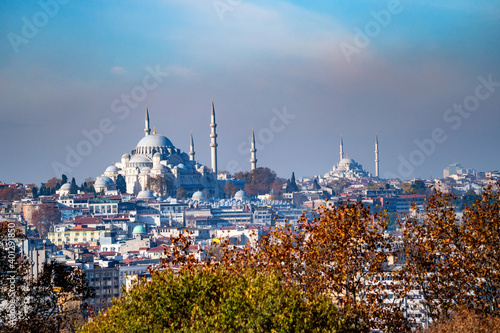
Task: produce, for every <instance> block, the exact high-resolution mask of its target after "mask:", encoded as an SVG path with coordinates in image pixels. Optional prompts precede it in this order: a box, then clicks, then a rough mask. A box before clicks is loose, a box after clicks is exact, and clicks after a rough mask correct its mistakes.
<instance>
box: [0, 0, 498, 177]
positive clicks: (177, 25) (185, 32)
mask: <svg viewBox="0 0 500 333" xmlns="http://www.w3.org/2000/svg"><path fill="white" fill-rule="evenodd" d="M0 19H1V25H0V35H2V36H3V37H2V39H1V42H0V50H1V53H0V87H1V90H0V110H1V115H2V121H1V122H0V140H1V142H2V152H3V154H2V155H3V156H2V162H3V163H1V164H0V181H4V182H7V183H10V182H14V181H19V182H23V183H35V184H37V185H39V184H40V183H41V182H45V181H46V180H48V179H49V178H51V177H54V176H57V177H60V176H61V173H60V172H57V171H58V170H61V166H62V167H63V170H64V167H66V168H67V169H65V170H69V169H70V170H71V171H70V172H68V171H66V172H64V173H65V174H66V175H67V176H68V177H69V178H70V179H71V178H72V177H75V178H76V180H77V183H78V184H80V183H82V182H83V180H84V179H85V178H86V177H93V178H95V177H97V176H100V175H101V174H102V173H103V172H104V170H105V169H106V167H108V166H109V165H112V164H114V163H115V162H118V161H120V158H121V156H122V155H123V154H124V153H127V152H129V151H130V150H131V149H133V148H134V147H135V145H136V144H137V142H139V140H140V139H141V138H142V137H143V136H144V131H143V129H144V113H145V110H146V104H147V105H148V108H149V113H150V117H151V129H153V126H154V127H155V129H156V132H157V133H158V134H162V135H165V136H166V137H167V138H169V139H170V140H171V141H172V143H173V144H174V145H175V146H176V147H178V148H180V149H182V150H183V151H186V152H187V151H189V138H190V133H191V132H192V133H193V136H194V141H195V151H196V159H197V161H198V162H199V163H201V164H204V165H208V166H209V165H210V147H209V143H210V137H209V134H210V127H209V123H210V108H211V100H212V98H213V99H214V103H215V109H216V117H217V124H218V127H217V133H218V143H219V147H218V164H219V170H228V171H233V172H234V171H239V170H243V171H248V170H249V169H250V162H249V159H250V152H249V138H250V136H251V131H252V128H254V129H255V134H256V139H257V144H258V147H257V149H258V151H257V158H258V163H257V165H258V166H259V167H269V168H270V169H272V170H275V171H276V172H277V174H278V175H279V176H280V177H283V178H289V177H290V175H291V173H292V171H293V172H295V175H296V177H304V176H313V175H323V174H325V173H326V172H328V171H329V170H330V169H331V168H332V166H333V165H334V164H336V163H337V162H338V160H339V140H340V135H341V134H342V136H343V140H344V152H345V153H346V154H347V155H348V156H349V157H351V158H353V159H354V160H355V161H356V162H358V163H360V164H362V165H363V167H364V168H365V169H366V170H367V171H369V172H371V173H374V169H375V167H374V141H375V134H376V133H378V140H379V150H380V176H381V177H382V178H386V177H393V176H397V177H400V178H402V179H409V178H414V177H418V178H430V177H434V178H441V177H442V171H443V168H445V167H446V166H447V165H449V164H450V163H454V162H459V163H461V164H462V165H463V166H464V167H466V168H474V169H476V170H478V171H489V170H495V169H499V168H500V147H498V145H496V144H494V142H498V141H499V140H500V131H499V130H498V128H497V127H498V124H499V123H500V112H498V111H500V110H499V106H500V52H499V51H500V48H499V46H500V45H499V43H498V41H499V40H500V3H498V2H496V1H492V0H488V1H482V2H481V3H478V2H474V1H467V0H461V1H451V0H444V1H440V2H436V1H431V0H421V1H392V0H391V1H374V0H360V1H356V2H352V1H347V0H343V1H336V2H331V1H326V0H325V1H316V2H314V3H311V2H307V1H303V0H287V1H235V0H214V1H212V0H209V1H195V0H155V1H143V2H136V1H131V0H125V1H120V2H109V1H106V2H103V1H86V2H78V1H69V0H64V1H63V0H60V1H56V0H42V1H31V0H30V1H5V2H2V3H0ZM127 95H128V96H130V97H127ZM95 129H99V132H100V133H102V137H101V136H100V135H94V136H93V137H92V133H94V134H95V133H96V132H95V131H94V130H95ZM89 133H90V134H89ZM88 136H90V137H91V138H93V139H89V137H88ZM92 140H94V142H91V141H92ZM83 141H86V142H90V146H88V145H87V146H86V144H85V143H83V144H82V142H83ZM78 149H80V150H82V149H83V150H82V151H84V152H85V154H80V158H81V159H80V160H78V159H76V160H74V161H70V162H74V163H70V164H72V165H69V164H68V161H67V155H68V151H71V150H74V151H76V150H78ZM84 149H87V150H86V151H85V150H84ZM83 155H85V156H83Z"/></svg>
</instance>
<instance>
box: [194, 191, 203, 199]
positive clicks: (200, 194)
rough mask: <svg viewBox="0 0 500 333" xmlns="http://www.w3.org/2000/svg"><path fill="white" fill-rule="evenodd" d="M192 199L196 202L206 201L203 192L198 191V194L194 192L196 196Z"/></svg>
mask: <svg viewBox="0 0 500 333" xmlns="http://www.w3.org/2000/svg"><path fill="white" fill-rule="evenodd" d="M192 199H193V200H195V201H205V200H206V198H205V194H203V192H202V191H196V192H194V194H193V196H192Z"/></svg>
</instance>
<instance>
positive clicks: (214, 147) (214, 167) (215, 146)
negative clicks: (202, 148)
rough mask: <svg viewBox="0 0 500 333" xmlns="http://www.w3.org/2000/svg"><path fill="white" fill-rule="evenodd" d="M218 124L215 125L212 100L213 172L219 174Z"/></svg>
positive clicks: (211, 144) (211, 143) (211, 137)
mask: <svg viewBox="0 0 500 333" xmlns="http://www.w3.org/2000/svg"><path fill="white" fill-rule="evenodd" d="M216 127H217V124H216V123H215V107H214V100H213V98H212V122H211V124H210V128H211V129H212V131H211V133H210V139H211V142H210V147H211V149H212V171H213V172H214V173H215V174H217V132H216V130H215V129H216Z"/></svg>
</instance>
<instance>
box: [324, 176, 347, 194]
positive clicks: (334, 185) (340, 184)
mask: <svg viewBox="0 0 500 333" xmlns="http://www.w3.org/2000/svg"><path fill="white" fill-rule="evenodd" d="M350 185H351V181H350V180H349V179H347V178H341V179H334V180H332V181H330V182H329V183H328V186H329V187H330V188H331V189H332V190H333V191H334V192H335V194H340V193H342V192H343V191H344V189H345V188H347V187H349V186H350Z"/></svg>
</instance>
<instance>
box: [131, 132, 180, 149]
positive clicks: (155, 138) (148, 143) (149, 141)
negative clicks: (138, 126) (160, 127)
mask: <svg viewBox="0 0 500 333" xmlns="http://www.w3.org/2000/svg"><path fill="white" fill-rule="evenodd" d="M137 147H168V148H173V147H174V145H173V144H172V142H171V141H170V140H169V139H167V138H166V137H164V136H163V135H158V134H153V135H148V136H145V137H143V138H142V139H141V141H139V143H138V144H137Z"/></svg>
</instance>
